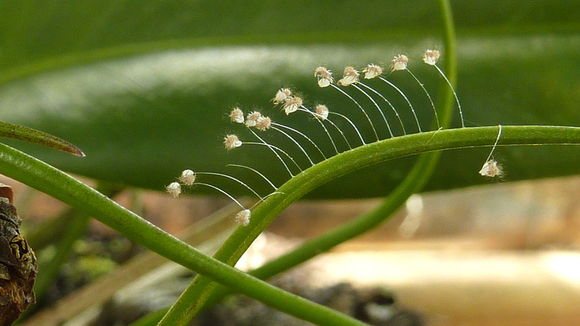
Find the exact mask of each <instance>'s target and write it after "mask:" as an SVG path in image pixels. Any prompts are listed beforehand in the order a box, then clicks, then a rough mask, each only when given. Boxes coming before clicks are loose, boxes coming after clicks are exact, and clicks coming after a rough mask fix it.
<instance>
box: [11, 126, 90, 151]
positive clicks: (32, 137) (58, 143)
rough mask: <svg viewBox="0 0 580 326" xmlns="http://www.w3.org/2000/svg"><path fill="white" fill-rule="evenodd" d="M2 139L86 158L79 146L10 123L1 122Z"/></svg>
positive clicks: (42, 132)
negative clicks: (15, 140)
mask: <svg viewBox="0 0 580 326" xmlns="http://www.w3.org/2000/svg"><path fill="white" fill-rule="evenodd" d="M0 137H6V138H13V139H19V140H23V141H26V142H29V143H33V144H39V145H42V146H45V147H49V148H53V149H56V150H59V151H62V152H66V153H69V154H72V155H74V156H78V157H85V156H86V154H85V153H84V152H83V151H81V150H80V148H78V147H77V146H75V145H73V144H71V143H69V142H68V141H66V140H64V139H61V138H59V137H56V136H54V135H51V134H49V133H46V132H44V131H40V130H36V129H32V128H29V127H24V126H20V125H16V124H12V123H8V122H3V121H0Z"/></svg>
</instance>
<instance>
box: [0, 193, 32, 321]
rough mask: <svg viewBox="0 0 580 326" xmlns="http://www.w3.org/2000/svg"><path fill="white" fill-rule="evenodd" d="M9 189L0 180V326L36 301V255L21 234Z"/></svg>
mask: <svg viewBox="0 0 580 326" xmlns="http://www.w3.org/2000/svg"><path fill="white" fill-rule="evenodd" d="M20 223H21V219H20V217H18V214H17V213H16V208H15V207H14V206H13V205H12V189H11V188H10V186H6V185H3V184H0V326H7V325H11V324H12V322H13V321H15V320H16V319H18V317H19V316H20V314H22V312H24V311H25V310H26V308H28V306H29V305H30V304H32V303H34V302H35V299H34V292H33V286H34V281H35V279H36V274H37V271H38V266H37V264H36V257H35V256H34V252H33V251H32V249H31V248H30V247H28V243H27V242H26V240H25V239H24V238H23V237H22V236H21V235H20Z"/></svg>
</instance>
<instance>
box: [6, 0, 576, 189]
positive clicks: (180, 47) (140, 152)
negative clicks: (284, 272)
mask: <svg viewBox="0 0 580 326" xmlns="http://www.w3.org/2000/svg"><path fill="white" fill-rule="evenodd" d="M452 5H453V9H454V14H455V22H456V25H457V34H458V59H459V87H458V93H459V96H460V99H461V100H462V104H463V107H464V112H465V117H466V120H467V125H468V126H477V125H496V124H550V125H553V124H557V125H570V126H577V125H578V124H579V123H580V113H579V111H578V103H580V78H579V77H578V76H580V65H579V64H578V62H577V60H578V49H579V48H580V34H579V31H580V3H578V2H577V1H564V0H562V1H555V0H538V1H502V2H490V1H483V0H476V1H453V3H452ZM440 25H441V24H440V22H439V15H438V10H437V4H436V2H435V1H423V0H421V1H414V2H413V3H412V4H411V3H409V2H407V1H379V0H376V1H336V0H335V1H305V0H302V1H283V2H280V1H258V0H254V1H198V0H175V1H170V2H168V1H161V0H149V1H146V2H143V1H136V0H83V1H36V0H7V1H2V2H0V119H2V120H4V121H8V122H13V123H18V124H23V125H26V126H30V127H34V128H37V129H40V130H43V131H47V132H50V133H53V134H55V135H57V136H59V137H62V138H64V139H66V140H69V141H71V142H73V143H74V144H76V145H78V146H79V147H80V148H81V149H83V151H84V152H85V153H86V154H87V157H86V158H85V159H78V158H75V157H69V156H68V155H66V154H63V153H58V152H54V151H50V150H45V149H42V148H39V147H38V146H33V145H26V144H22V143H17V142H12V141H10V142H9V143H10V144H11V145H14V146H16V147H18V148H22V149H24V150H25V151H27V152H28V153H32V154H33V155H35V156H38V157H40V158H41V159H44V160H47V161H48V162H50V163H52V164H54V165H56V166H57V167H59V168H62V169H64V170H67V171H70V172H73V173H77V174H80V175H85V176H89V177H92V178H96V179H102V180H109V181H115V182H118V183H122V184H127V185H132V186H138V187H146V188H151V189H157V190H161V189H163V186H164V185H165V184H167V183H169V182H171V181H172V180H173V179H174V178H175V177H176V176H177V175H178V174H179V173H180V171H181V170H183V169H184V168H191V169H193V170H198V171H221V172H224V171H225V172H227V173H229V174H234V175H236V176H239V177H242V178H246V179H250V178H251V175H250V174H247V175H244V172H245V171H238V170H233V169H231V168H226V167H225V164H227V163H241V164H247V165H250V166H253V167H255V168H258V169H259V170H260V171H262V172H264V173H265V174H266V175H268V176H270V177H271V178H272V179H273V180H274V181H275V182H276V183H277V184H280V183H281V182H283V181H284V180H285V177H286V175H285V174H284V170H283V169H282V167H281V166H280V165H279V162H276V161H275V159H274V157H272V156H271V153H269V152H267V151H266V150H265V149H263V148H246V149H243V148H242V149H238V150H236V151H233V152H230V153H227V152H225V150H224V149H223V146H222V144H221V142H222V137H223V136H224V135H225V134H226V133H237V134H239V136H240V137H241V138H242V139H245V140H249V139H250V138H251V136H250V135H249V134H248V133H247V132H246V131H245V130H243V129H242V128H240V127H239V126H235V125H231V124H230V123H229V121H228V119H227V113H228V112H229V110H230V108H231V107H233V106H236V105H239V106H241V107H242V108H244V109H246V110H249V109H254V108H255V109H260V110H262V111H263V112H264V113H266V114H269V115H271V116H272V117H273V118H274V119H275V120H276V121H280V122H283V123H285V124H288V125H292V126H294V127H297V128H299V129H301V130H304V132H305V133H307V134H308V135H311V136H312V138H313V139H314V140H316V141H317V142H319V144H321V146H322V147H323V149H324V150H325V151H326V152H327V153H328V154H330V153H331V152H332V148H331V145H330V143H328V141H327V139H325V138H324V135H323V134H322V133H321V130H320V128H319V127H318V126H317V124H316V123H315V121H313V120H312V119H309V118H308V117H306V116H304V115H303V116H299V115H298V114H296V115H295V116H291V117H288V118H286V117H283V115H282V114H280V112H279V110H278V109H277V108H276V109H273V108H272V104H271V102H270V99H271V98H272V96H273V95H274V93H275V91H276V90H277V89H278V88H280V87H291V88H293V89H295V90H297V91H299V92H300V93H301V94H302V95H303V96H304V98H305V100H306V105H307V106H313V105H314V104H316V103H326V104H328V106H329V107H330V109H331V110H336V111H338V112H341V113H348V115H349V116H351V117H352V119H353V120H355V121H356V122H357V125H358V126H359V127H360V128H361V129H364V130H363V133H364V135H366V136H367V140H369V141H370V140H371V139H372V138H371V136H372V135H371V131H370V128H368V125H367V124H365V120H364V119H363V117H361V116H359V115H360V114H359V115H357V111H356V110H357V109H356V108H355V107H354V106H353V105H352V103H349V102H348V100H347V99H345V98H344V97H341V96H338V93H337V92H335V91H333V90H331V89H319V88H318V87H317V86H316V83H315V80H314V78H313V77H312V70H313V69H314V68H315V67H316V66H318V65H326V66H328V67H329V68H331V69H333V70H334V71H335V72H337V73H338V74H340V72H341V71H342V67H344V66H345V65H354V66H356V67H362V66H364V65H366V64H367V63H370V62H373V63H378V64H383V65H386V64H388V62H389V61H390V59H391V58H392V56H393V55H395V54H398V53H406V54H407V55H408V56H409V57H410V59H411V63H410V68H411V69H412V70H413V71H414V72H415V73H416V74H417V75H418V76H419V77H420V78H421V80H422V81H423V82H424V83H425V85H426V87H427V88H428V89H429V90H431V92H432V94H433V95H435V93H436V90H437V89H438V83H440V82H441V79H440V78H439V77H438V76H437V74H436V72H435V71H434V70H433V69H428V68H430V67H426V66H425V65H422V64H421V62H420V55H421V53H422V52H423V51H424V50H425V49H426V48H441V47H442V45H441V34H442V31H441V28H440ZM444 57H445V55H444V54H443V59H444ZM389 78H390V79H391V80H393V81H394V82H395V83H396V84H397V85H399V86H400V87H401V88H402V89H403V90H404V91H405V92H406V93H407V95H408V96H409V97H410V98H411V100H412V102H413V103H414V105H415V107H416V109H417V110H418V114H419V117H420V119H421V124H422V126H423V127H424V129H427V126H429V125H430V124H431V123H432V113H431V111H430V110H431V109H430V107H429V105H428V102H427V100H426V98H425V96H424V95H423V94H422V93H421V90H420V89H419V88H418V86H417V85H416V84H415V83H414V82H413V80H412V79H410V77H409V76H408V75H407V74H404V73H398V74H394V75H393V76H391V77H389ZM370 84H372V85H374V86H376V87H377V89H380V90H381V92H382V93H383V94H385V95H388V96H389V98H390V99H392V101H393V103H394V104H395V105H396V106H397V107H398V109H399V111H400V112H401V114H402V115H403V116H404V119H405V122H406V126H407V130H408V131H413V132H414V131H416V126H414V125H413V121H412V116H411V115H410V114H409V112H408V108H407V107H406V106H405V102H403V101H402V99H401V98H399V97H398V95H397V94H396V93H395V92H393V91H392V90H391V89H388V88H386V87H384V86H382V85H381V84H380V83H377V82H370ZM348 91H349V92H350V93H351V94H353V96H355V95H356V97H357V98H359V99H360V100H361V102H363V103H364V105H365V107H367V108H369V112H371V113H372V112H374V109H373V108H372V106H371V103H369V102H368V101H367V100H365V98H364V97H359V96H358V94H356V93H354V91H353V90H348ZM372 114H374V113H372ZM373 118H374V120H375V121H377V123H378V121H380V120H379V119H380V117H379V116H378V115H377V116H374V115H373ZM456 118H457V117H456ZM337 122H338V121H337ZM391 122H392V125H395V121H394V120H391ZM456 125H457V119H456ZM342 126H344V127H345V129H346V128H347V126H346V125H342ZM414 128H415V129H414ZM395 130H396V129H395ZM397 131H398V132H399V133H400V130H397ZM379 134H380V135H381V137H387V132H386V129H385V128H384V126H383V127H382V128H381V129H380V130H379ZM271 136H272V137H270V138H269V139H271V140H272V141H273V142H276V144H280V145H281V146H285V145H284V143H283V142H282V141H280V140H279V138H280V137H274V135H273V134H272V135H271ZM337 137H338V136H337ZM349 138H350V139H351V141H353V142H354V140H355V139H356V138H355V134H354V133H350V134H349ZM286 147H288V148H290V145H289V144H288V146H286ZM343 148H344V146H343ZM292 153H293V155H295V156H296V157H297V159H298V158H299V152H298V151H292ZM487 153H488V149H473V150H461V151H454V152H449V153H445V154H444V156H443V159H442V160H441V162H440V169H438V171H437V172H436V173H435V174H434V177H433V178H432V180H431V182H430V183H429V185H428V186H427V187H426V189H425V190H436V189H450V188H455V187H463V186H468V185H472V184H479V183H484V182H486V180H483V179H482V178H481V177H480V176H479V175H478V174H477V171H478V170H479V168H480V167H481V164H482V163H483V161H484V159H485V157H486V156H487ZM579 154H580V149H578V148H574V147H565V146H564V147H533V148H509V149H508V148H500V149H499V150H498V151H497V152H496V157H497V158H498V159H499V160H500V161H502V162H503V163H504V165H505V166H506V170H507V174H508V176H507V178H506V180H520V179H529V178H540V177H548V176H560V175H570V174H577V173H578V172H579V171H578V166H580V155H579ZM413 160H414V158H408V159H404V160H399V161H397V162H388V163H386V164H383V165H381V166H377V167H372V168H371V169H366V170H362V171H359V172H357V173H353V174H351V175H348V176H345V177H343V178H341V179H340V180H336V181H335V182H333V183H332V184H328V185H326V186H323V187H321V188H320V189H318V190H317V191H315V192H314V193H312V194H311V197H312V198H344V197H369V196H380V195H384V194H386V193H388V191H389V190H391V189H392V188H393V187H395V186H396V184H397V183H398V181H400V180H401V179H402V178H404V176H405V174H406V171H408V170H409V169H410V166H411V165H412V162H413ZM299 162H301V163H302V164H306V161H305V160H304V159H302V158H300V159H299ZM211 183H212V184H218V185H220V180H215V181H214V180H212V181H211ZM223 186H224V187H226V188H227V189H228V190H230V191H232V192H239V193H242V192H243V189H239V188H235V187H236V186H235V185H233V184H227V185H226V184H223ZM252 186H256V187H258V188H260V187H265V185H261V184H258V183H256V184H254V183H252ZM262 189H263V190H265V188H262ZM204 190H205V189H200V191H204Z"/></svg>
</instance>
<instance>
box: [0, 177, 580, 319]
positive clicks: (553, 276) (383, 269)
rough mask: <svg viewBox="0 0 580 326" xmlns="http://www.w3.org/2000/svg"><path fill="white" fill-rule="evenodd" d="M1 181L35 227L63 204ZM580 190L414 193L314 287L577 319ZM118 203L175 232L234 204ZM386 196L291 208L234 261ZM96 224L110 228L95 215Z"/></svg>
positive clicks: (424, 307) (565, 183)
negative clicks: (343, 286) (385, 292)
mask: <svg viewBox="0 0 580 326" xmlns="http://www.w3.org/2000/svg"><path fill="white" fill-rule="evenodd" d="M0 182H3V183H8V184H11V185H12V186H13V187H14V188H15V198H16V205H17V207H18V208H19V211H20V215H21V216H23V217H24V219H25V220H26V221H27V223H31V222H34V221H39V220H42V219H43V218H46V217H49V216H54V215H55V214H57V213H58V211H59V210H62V209H63V208H64V205H62V204H60V203H58V202H56V201H55V200H53V199H51V198H48V197H47V196H45V195H42V194H37V193H34V192H31V191H30V190H27V189H26V188H25V187H22V186H21V185H19V184H18V183H16V182H14V181H10V180H0ZM579 198H580V177H573V178H565V179H551V180H540V181H533V182H520V183H505V184H504V183H497V184H493V185H490V186H488V187H478V188H470V189H462V190H457V191H452V192H445V193H431V194H425V195H417V196H414V197H412V198H411V199H410V200H409V201H408V202H407V205H406V207H405V208H403V209H401V210H400V211H399V212H398V213H397V214H396V215H395V216H394V218H392V219H391V220H390V221H389V222H388V223H385V224H384V225H383V226H381V227H380V228H378V229H377V230H375V231H373V232H370V233H368V234H366V235H364V236H361V237H360V238H358V239H354V240H352V241H350V242H348V243H346V244H343V245H341V246H339V247H338V248H336V249H335V250H333V252H332V253H330V254H327V255H323V256H321V257H319V258H317V259H315V260H314V261H312V262H310V263H309V264H308V266H307V267H306V268H309V269H308V270H309V273H308V277H309V278H310V280H309V283H310V284H317V285H318V286H319V287H324V286H328V287H332V286H333V284H338V283H341V282H347V283H348V284H351V285H352V286H354V287H357V288H358V287H362V288H365V287H379V288H385V289H388V291H392V292H393V293H394V294H395V296H396V298H397V301H398V304H400V305H401V306H402V307H405V308H408V309H411V310H414V311H418V312H420V313H421V314H422V315H423V317H424V319H425V320H426V322H427V324H428V325H437V326H438V325H458V326H459V325H474V326H484V325H486V326H487V325H531V326H533V325H562V326H570V325H580V309H578V307H580V202H579V201H578V199H579ZM120 201H121V202H122V203H123V204H124V205H126V206H130V207H131V206H132V207H133V208H136V209H137V210H141V211H142V213H143V215H144V216H146V217H147V218H148V219H150V220H151V221H152V222H154V223H155V224H157V225H160V226H161V227H163V228H164V229H166V230H168V231H170V232H172V233H179V231H180V230H183V229H184V228H186V227H187V226H188V225H190V224H191V223H192V222H194V221H197V220H200V219H202V218H203V217H204V216H207V215H208V214H210V213H211V212H213V211H215V210H216V209H217V208H218V207H221V206H223V205H224V204H226V203H227V201H224V200H218V199H207V198H184V199H178V200H172V199H170V198H168V196H166V195H164V194H158V193H151V192H146V193H142V194H140V195H139V196H136V195H135V194H134V193H131V192H127V193H124V194H122V195H121V197H120ZM379 201H380V200H376V199H371V200H356V201H322V202H320V201H317V202H302V203H298V204H295V205H293V206H292V207H290V208H289V209H287V210H286V211H285V212H284V213H283V214H282V216H281V217H280V218H278V219H277V220H276V221H275V222H274V223H273V225H272V226H271V227H270V228H269V232H270V236H266V237H265V239H266V240H264V239H262V240H261V241H258V242H257V243H256V246H254V248H252V251H251V253H250V254H249V255H248V256H246V257H245V258H244V260H243V261H242V262H241V263H240V264H239V265H238V267H240V268H250V267H256V266H258V265H259V264H261V263H263V262H264V261H266V260H268V259H270V258H271V257H272V256H275V255H277V254H279V253H280V252H283V251H285V250H287V248H288V247H291V246H294V245H296V244H297V243H299V242H300V241H302V240H303V239H305V238H309V237H312V236H315V235H317V234H320V233H322V232H324V231H325V230H327V229H329V228H332V227H333V226H335V225H339V224H341V223H343V222H345V221H348V220H350V219H352V218H353V217H354V216H356V215H358V214H361V213H364V212H366V211H369V210H370V209H372V208H373V207H374V206H376V205H377V203H378V202H379ZM91 228H92V232H93V233H96V234H101V235H103V236H105V235H108V234H111V233H112V231H110V230H109V229H108V228H107V227H104V226H102V225H100V224H99V223H97V222H94V223H93V225H92V227H91ZM268 239H275V240H271V241H272V242H268V241H267V240H268ZM281 248H283V249H281ZM300 275H304V274H300ZM302 277H303V276H302Z"/></svg>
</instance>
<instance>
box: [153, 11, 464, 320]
mask: <svg viewBox="0 0 580 326" xmlns="http://www.w3.org/2000/svg"><path fill="white" fill-rule="evenodd" d="M439 6H440V8H441V17H442V23H443V26H444V35H445V54H446V56H445V58H446V60H445V69H446V71H447V72H448V79H449V81H450V82H451V83H452V84H455V83H456V80H457V62H456V61H457V60H456V46H455V28H454V24H453V14H452V11H451V5H450V4H449V0H439ZM439 94H442V97H441V98H440V102H441V105H440V107H442V108H443V112H442V113H441V126H443V127H447V126H449V124H450V120H451V116H452V110H453V97H452V95H453V94H452V92H451V90H450V89H449V88H448V87H447V85H443V86H442V87H441V90H440V92H439ZM439 157H440V153H428V154H424V155H422V156H421V157H420V158H419V159H418V160H417V162H416V163H415V165H414V166H413V169H412V170H411V171H410V172H409V174H408V175H407V176H406V177H405V179H404V180H403V182H402V183H401V184H400V185H399V186H397V188H396V189H395V190H394V191H393V192H392V193H391V194H390V195H389V196H388V197H387V198H386V199H385V200H384V201H383V203H382V204H381V205H379V206H378V207H377V208H375V209H374V210H373V211H371V212H369V213H368V214H364V215H362V216H360V217H358V218H356V219H355V220H353V221H352V222H350V223H346V224H344V225H341V226H339V227H337V228H336V229H333V230H331V231H330V232H325V233H324V234H323V235H321V236H319V237H317V238H315V239H313V240H310V241H307V242H306V243H304V244H303V245H301V246H299V247H298V248H296V249H294V250H292V251H291V252H289V253H287V254H285V255H282V256H280V257H278V258H277V259H274V260H273V261H271V262H269V263H267V264H265V265H264V266H262V267H261V268H259V269H257V270H255V271H253V272H251V274H252V275H254V276H256V277H258V278H261V279H267V278H269V277H271V276H274V275H276V274H278V273H281V272H283V271H286V270H288V269H291V268H293V267H295V266H297V265H299V264H301V263H303V262H305V261H306V260H308V259H310V258H313V257H315V256H316V255H318V254H320V253H322V252H325V251H328V250H330V249H331V248H333V247H334V246H336V245H338V244H340V243H342V242H345V241H347V240H349V239H352V238H354V237H356V236H358V235H360V234H362V233H364V232H367V231H369V230H371V229H372V228H374V227H375V226H377V225H379V224H381V223H383V222H385V221H386V220H387V219H388V218H389V217H390V216H391V215H392V213H394V212H395V211H396V210H397V209H398V208H399V207H400V206H401V205H402V204H403V203H405V201H406V200H407V199H408V198H409V196H411V195H412V194H413V193H415V192H418V191H420V190H421V189H422V188H423V186H424V185H425V184H426V183H427V181H428V180H429V178H430V177H431V175H432V174H433V171H434V170H435V167H436V166H437V162H438V161H439ZM216 257H217V256H216ZM218 259H219V258H218ZM237 259H239V257H238V258H237ZM237 259H235V260H236V261H237ZM232 264H235V262H233V263H232ZM229 292H231V290H229V289H227V288H225V287H223V286H219V287H218V284H216V283H213V282H210V281H209V280H207V279H204V278H202V277H196V278H195V279H194V280H193V282H192V283H191V285H190V286H189V287H188V288H187V289H186V290H185V291H184V292H183V293H182V294H181V295H180V297H179V298H178V300H177V301H176V302H175V303H174V304H173V305H172V306H171V308H170V309H169V311H168V312H167V314H166V315H165V317H164V318H163V319H162V320H161V322H160V323H159V325H174V324H179V325H183V324H185V323H187V322H188V321H190V320H191V319H192V318H193V317H194V316H195V315H196V314H198V313H199V312H200V311H201V310H202V309H204V308H205V307H207V306H208V305H211V304H213V303H215V302H217V301H218V300H220V299H221V298H223V297H224V296H225V295H226V294H227V293H229ZM155 316H160V314H159V313H157V314H155ZM158 320H159V319H156V317H149V318H148V319H147V321H144V322H143V323H144V325H147V324H149V325H152V324H153V323H154V321H158Z"/></svg>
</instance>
